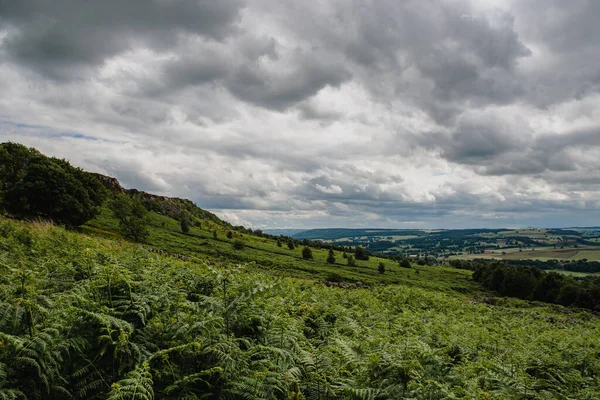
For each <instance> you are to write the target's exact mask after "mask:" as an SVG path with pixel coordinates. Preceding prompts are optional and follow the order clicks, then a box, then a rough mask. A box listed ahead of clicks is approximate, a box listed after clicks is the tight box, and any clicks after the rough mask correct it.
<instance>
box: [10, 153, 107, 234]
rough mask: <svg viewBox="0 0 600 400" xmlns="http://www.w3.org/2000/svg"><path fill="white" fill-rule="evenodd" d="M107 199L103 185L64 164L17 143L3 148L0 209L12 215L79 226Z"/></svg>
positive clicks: (94, 213) (83, 172) (90, 175)
mask: <svg viewBox="0 0 600 400" xmlns="http://www.w3.org/2000/svg"><path fill="white" fill-rule="evenodd" d="M105 197H106V190H105V189H104V187H103V186H102V183H101V182H100V181H99V180H98V179H97V178H96V177H95V176H94V175H92V174H89V173H87V172H85V171H83V170H81V169H79V168H75V167H73V166H71V165H70V164H69V163H68V162H67V161H65V160H59V159H57V158H50V157H46V156H45V155H43V154H41V153H40V152H39V151H37V150H35V149H33V148H27V147H25V146H23V145H20V144H17V143H2V144H0V206H1V207H2V208H4V209H5V210H6V211H8V212H10V213H11V214H13V215H18V216H21V217H26V218H38V217H41V218H48V219H52V220H54V221H56V222H58V223H61V224H66V225H72V226H78V225H81V224H83V223H85V222H86V221H88V220H90V219H91V218H93V217H94V216H95V215H96V213H97V210H98V207H99V206H100V205H101V204H102V203H103V201H104V199H105Z"/></svg>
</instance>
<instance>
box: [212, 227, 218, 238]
mask: <svg viewBox="0 0 600 400" xmlns="http://www.w3.org/2000/svg"><path fill="white" fill-rule="evenodd" d="M216 238H217V230H216V229H215V230H214V231H213V239H216Z"/></svg>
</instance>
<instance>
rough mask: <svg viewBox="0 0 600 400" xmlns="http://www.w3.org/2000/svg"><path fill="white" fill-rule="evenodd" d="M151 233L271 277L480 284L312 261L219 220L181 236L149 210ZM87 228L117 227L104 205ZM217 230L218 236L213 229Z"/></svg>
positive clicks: (319, 254) (417, 270)
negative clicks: (238, 246)
mask: <svg viewBox="0 0 600 400" xmlns="http://www.w3.org/2000/svg"><path fill="white" fill-rule="evenodd" d="M150 226H151V228H150V237H149V238H148V241H147V243H148V245H150V246H152V247H155V248H159V249H162V250H164V251H167V252H169V253H174V254H184V255H188V256H199V257H202V258H203V259H211V260H215V261H219V262H224V261H227V262H239V263H252V264H253V266H252V268H254V269H255V270H260V271H266V272H269V273H271V274H275V275H285V276H295V277H305V278H313V279H326V278H327V277H328V276H330V275H331V274H338V275H340V276H341V277H342V278H343V279H344V280H346V281H353V282H358V281H360V282H364V283H370V284H373V283H388V284H389V283H396V284H398V283H404V284H410V285H415V286H420V287H424V288H434V287H436V288H437V287H442V288H444V289H454V290H457V291H460V292H473V291H475V290H478V289H479V286H478V285H477V284H476V283H475V282H473V281H471V280H470V276H471V271H466V270H457V269H454V268H443V267H428V266H414V268H413V269H405V268H400V267H399V266H398V264H397V263H395V262H393V261H391V260H386V259H380V258H377V257H371V258H370V259H369V260H368V261H357V266H356V267H349V266H348V265H347V264H346V259H344V258H343V257H342V254H341V253H337V254H336V263H335V264H328V263H327V262H326V259H327V255H328V250H325V249H314V248H313V249H312V252H313V257H314V259H313V260H305V259H303V258H302V246H299V247H296V248H295V249H294V250H290V249H288V248H287V246H286V244H283V246H282V247H278V246H277V242H276V241H273V240H271V239H266V238H262V237H256V236H253V235H248V234H243V235H242V234H240V233H238V232H234V237H233V238H232V239H228V238H227V236H226V234H227V229H226V228H224V227H222V226H219V225H217V224H214V223H211V222H208V221H202V228H198V227H192V228H191V229H190V232H189V233H187V234H184V233H182V232H181V230H180V228H179V223H178V222H177V221H176V220H174V219H172V218H169V217H166V216H162V215H158V214H156V213H151V214H150ZM84 229H85V230H87V231H88V232H96V233H98V232H102V233H104V234H105V235H107V236H109V237H111V236H113V237H114V236H115V235H118V234H116V232H118V225H117V222H116V220H114V219H113V218H112V217H111V215H110V212H109V211H108V210H107V209H103V210H102V212H101V214H100V215H99V216H98V217H97V218H96V219H94V220H92V221H90V222H89V223H88V224H87V225H86V226H85V227H84ZM214 230H217V239H214V237H213V231H214ZM234 240H242V241H243V242H244V245H245V247H244V249H242V250H235V249H234V248H233V241H234ZM379 262H383V263H384V264H385V266H386V272H385V274H379V273H378V269H377V268H378V264H379Z"/></svg>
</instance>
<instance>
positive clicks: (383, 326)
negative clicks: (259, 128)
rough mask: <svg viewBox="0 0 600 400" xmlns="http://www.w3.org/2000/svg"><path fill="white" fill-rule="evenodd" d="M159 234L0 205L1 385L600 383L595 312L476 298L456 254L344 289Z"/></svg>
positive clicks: (497, 391)
mask: <svg viewBox="0 0 600 400" xmlns="http://www.w3.org/2000/svg"><path fill="white" fill-rule="evenodd" d="M172 225H173V228H174V229H176V228H177V221H176V220H172ZM206 233H207V235H209V236H210V231H207V232H206ZM179 235H180V236H185V235H183V234H181V233H180V232H179ZM150 237H152V235H150ZM274 247H275V248H277V247H276V245H275V244H274ZM149 250H152V248H151V247H140V246H139V245H133V244H128V243H126V242H123V241H120V240H118V241H116V240H114V239H103V238H100V237H98V236H87V235H82V234H80V233H74V232H67V231H65V230H63V229H61V228H58V227H54V226H51V225H49V224H45V223H22V222H13V221H8V220H0V268H1V269H2V274H1V275H0V304H1V307H0V310H2V311H1V312H2V315H1V316H0V371H2V373H1V374H0V398H14V399H18V398H22V399H36V398H39V399H42V398H52V399H66V398H74V399H80V398H86V399H90V400H94V399H105V398H109V399H151V398H161V399H179V398H206V397H207V396H208V398H231V399H247V398H252V399H318V398H321V399H324V398H329V399H366V398H372V399H390V398H394V399H395V398H398V399H399V398H415V399H447V398H461V399H474V398H475V399H487V398H499V399H500V398H510V399H546V398H590V399H591V398H598V396H600V389H599V388H600V380H599V377H600V362H599V361H598V358H597V357H596V354H598V352H599V351H600V343H599V342H598V340H597V338H598V333H599V329H600V322H599V321H598V319H597V318H596V317H594V316H592V315H591V314H588V313H585V312H577V311H576V310H568V309H563V308H556V309H553V308H551V307H549V306H541V305H532V304H528V303H526V302H523V301H519V300H500V301H499V302H498V303H497V305H495V306H492V305H489V304H485V303H483V302H481V303H480V302H477V301H475V302H473V301H469V300H470V299H471V296H472V295H470V294H460V293H457V292H456V291H453V290H450V289H449V288H448V287H447V285H446V283H445V282H444V280H443V279H442V277H443V276H445V275H448V274H447V273H446V270H445V269H440V270H439V271H436V274H435V275H430V276H428V278H427V280H429V281H433V282H431V283H433V284H434V285H435V286H430V287H429V288H427V289H423V288H420V287H418V286H416V285H414V286H413V285H386V286H379V285H375V286H373V287H372V288H363V289H343V288H337V287H327V286H325V285H315V282H314V281H312V280H307V279H298V278H285V277H276V276H274V275H270V274H265V273H262V272H254V269H253V268H249V267H245V266H243V265H238V264H231V263H225V264H223V263H222V262H218V263H217V262H213V261H211V260H210V259H204V257H202V256H198V257H193V258H190V259H189V260H187V261H186V260H181V259H180V258H175V257H170V256H166V255H160V254H155V253H153V252H151V251H149ZM280 250H281V249H280ZM422 271H423V272H422V274H426V273H427V271H428V269H423V270H422ZM451 271H452V270H448V272H451ZM409 272H411V273H412V270H409ZM454 272H455V275H453V276H452V275H449V276H451V277H452V279H455V280H459V281H460V280H461V279H462V278H461V273H460V271H458V270H454ZM385 275H388V274H387V273H386V274H385ZM385 275H384V276H385ZM373 276H374V277H375V278H374V279H376V278H378V277H379V274H377V273H376V272H375V273H374V274H373ZM411 277H412V279H414V280H416V281H419V280H421V279H423V278H422V277H417V276H416V275H411ZM435 277H439V278H440V280H436V279H435ZM338 280H340V279H338ZM341 280H343V278H342V279H341Z"/></svg>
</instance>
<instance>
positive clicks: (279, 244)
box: [277, 239, 283, 247]
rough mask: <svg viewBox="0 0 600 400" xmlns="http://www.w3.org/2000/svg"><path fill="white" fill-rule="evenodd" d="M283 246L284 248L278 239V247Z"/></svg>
mask: <svg viewBox="0 0 600 400" xmlns="http://www.w3.org/2000/svg"><path fill="white" fill-rule="evenodd" d="M281 246H283V245H282V244H281V240H279V239H277V247H281Z"/></svg>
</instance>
